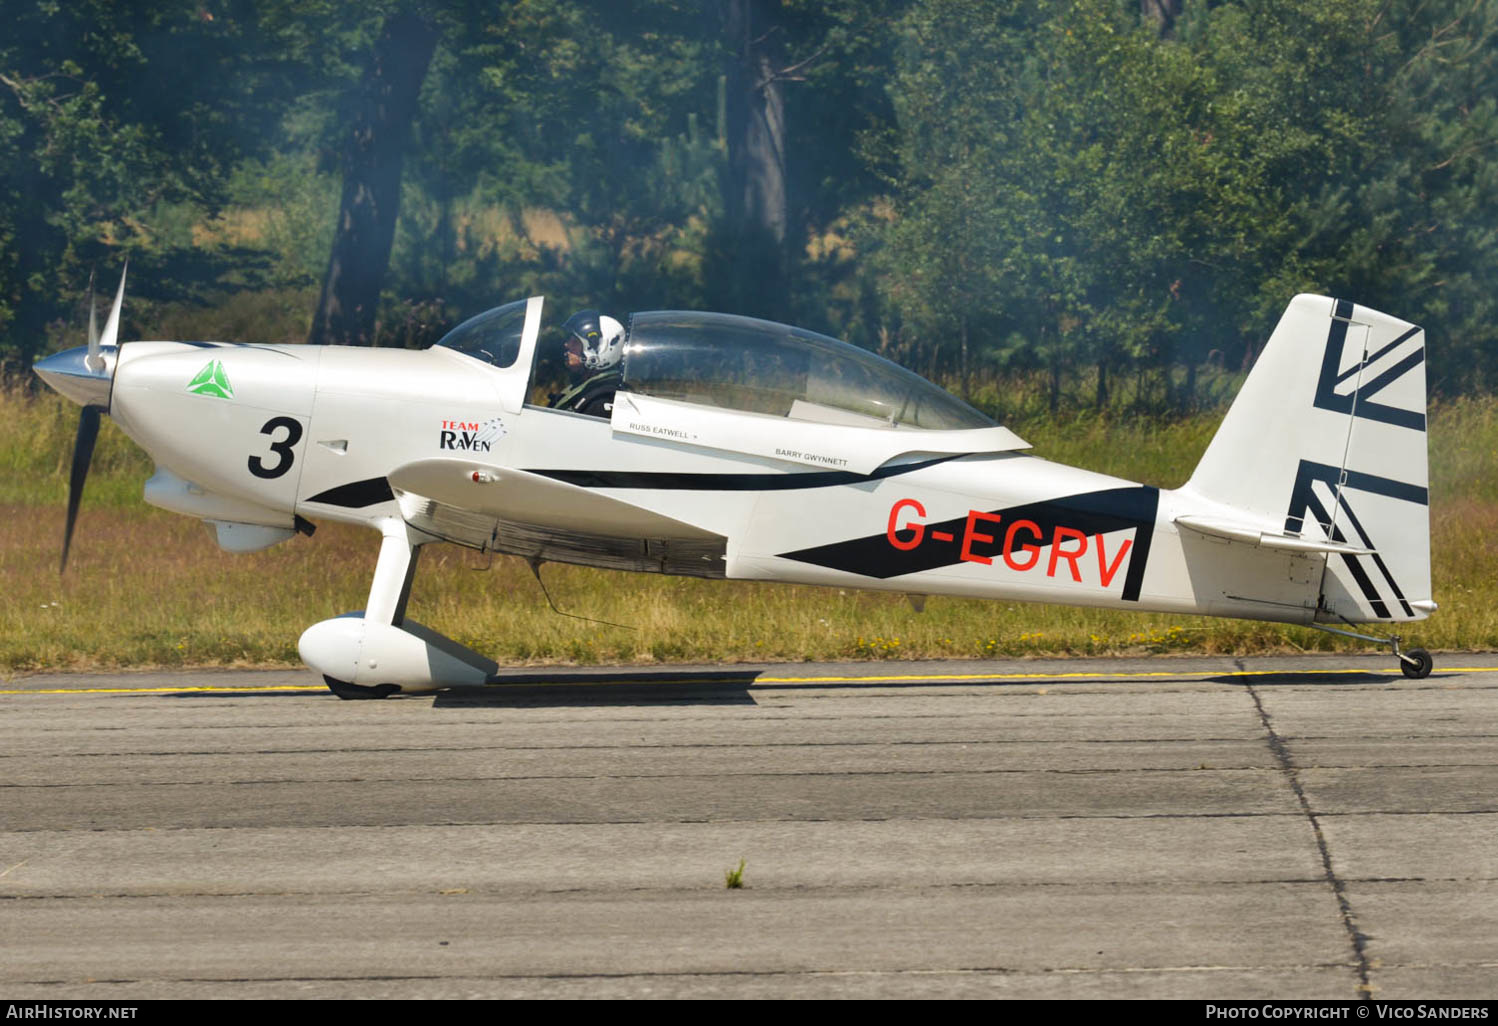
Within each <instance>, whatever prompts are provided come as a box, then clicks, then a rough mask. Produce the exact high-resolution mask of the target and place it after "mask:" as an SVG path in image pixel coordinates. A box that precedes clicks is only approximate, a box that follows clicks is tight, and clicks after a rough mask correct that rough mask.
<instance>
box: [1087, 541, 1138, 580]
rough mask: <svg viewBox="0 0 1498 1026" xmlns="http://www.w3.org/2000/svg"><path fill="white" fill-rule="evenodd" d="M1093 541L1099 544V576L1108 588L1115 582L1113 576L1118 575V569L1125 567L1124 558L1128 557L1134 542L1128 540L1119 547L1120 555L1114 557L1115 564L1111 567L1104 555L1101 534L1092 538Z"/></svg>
mask: <svg viewBox="0 0 1498 1026" xmlns="http://www.w3.org/2000/svg"><path fill="white" fill-rule="evenodd" d="M1092 540H1093V541H1094V542H1096V543H1097V570H1098V576H1099V577H1101V578H1102V580H1103V587H1105V588H1106V587H1108V585H1109V583H1110V582H1111V581H1112V580H1113V575H1114V574H1116V573H1118V568H1119V567H1120V566H1122V565H1123V558H1124V556H1126V555H1128V553H1129V546H1130V545H1133V544H1134V542H1133V541H1132V540H1127V541H1125V542H1124V543H1123V544H1122V545H1121V546H1119V549H1118V555H1116V556H1114V557H1113V562H1112V564H1111V565H1110V564H1109V563H1108V557H1107V556H1105V555H1104V554H1103V536H1102V535H1100V534H1095V535H1093V536H1092Z"/></svg>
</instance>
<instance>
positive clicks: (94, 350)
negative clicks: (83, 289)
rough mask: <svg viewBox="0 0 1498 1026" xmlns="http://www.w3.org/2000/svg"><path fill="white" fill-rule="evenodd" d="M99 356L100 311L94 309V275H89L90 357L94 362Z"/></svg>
mask: <svg viewBox="0 0 1498 1026" xmlns="http://www.w3.org/2000/svg"><path fill="white" fill-rule="evenodd" d="M98 354H99V311H98V310H96V309H95V308H94V273H93V272H92V271H90V272H89V274H88V355H89V359H90V360H92V359H93V358H94V357H95V356H97V355H98Z"/></svg>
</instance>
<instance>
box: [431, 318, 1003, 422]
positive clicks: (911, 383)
mask: <svg viewBox="0 0 1498 1026" xmlns="http://www.w3.org/2000/svg"><path fill="white" fill-rule="evenodd" d="M525 312H526V301H524V300H522V301H520V302H516V303H509V304H506V305H505V306H500V307H496V308H494V309H493V310H489V311H487V312H485V313H482V314H479V315H478V316H477V317H473V318H470V319H469V320H467V321H464V322H463V323H462V324H460V325H458V326H457V327H456V328H454V329H453V330H452V331H450V332H448V333H447V335H445V336H443V338H442V340H441V341H440V342H438V343H437V345H439V346H442V347H444V348H447V349H453V350H456V351H458V352H461V353H466V354H467V355H469V356H472V357H474V358H475V359H479V360H483V361H484V362H486V363H489V364H491V365H493V366H495V367H498V368H502V369H503V368H508V367H511V366H513V365H514V363H515V362H516V360H517V358H518V356H519V353H520V352H521V349H522V344H521V343H522V336H523V334H524V327H525ZM548 314H550V311H548ZM546 319H547V320H548V321H551V320H552V319H553V318H552V317H551V316H548V317H547V318H546ZM620 374H621V380H620V384H619V390H620V391H624V392H631V393H635V394H638V395H646V396H652V397H655V398H659V399H668V400H674V401H676V402H685V403H691V404H694V405H700V406H709V407H714V408H717V409H723V410H737V411H743V412H746V413H757V414H762V415H769V416H778V417H785V418H788V419H791V420H805V421H814V422H818V423H823V424H843V425H848V426H855V427H866V428H887V429H889V428H902V427H903V428H923V429H927V430H936V431H950V430H967V429H975V428H992V427H996V426H997V425H996V424H995V423H994V421H992V420H990V419H989V418H988V417H985V416H984V415H983V414H981V413H979V412H978V411H977V410H975V409H973V408H972V407H971V406H968V405H967V404H966V403H964V402H962V401H961V400H960V399H958V398H957V397H955V396H953V395H952V394H950V393H949V392H946V391H944V390H942V389H940V388H938V387H937V386H935V385H933V384H932V383H931V382H929V381H927V380H926V379H925V378H922V377H920V376H919V375H917V374H913V373H911V372H910V371H908V370H906V369H905V368H903V367H901V366H899V365H898V364H895V363H891V362H890V361H889V360H886V359H884V358H883V357H880V356H876V355H875V354H873V353H870V352H868V351H866V350H863V349H859V348H858V347H857V346H853V345H849V344H848V343H846V342H841V341H839V340H837V339H835V338H830V337H828V336H826V335H820V334H817V333H816V332H814V331H807V330H805V329H803V328H796V327H791V326H789V325H785V324H777V323H775V322H773V321H762V320H757V319H755V318H752V317H740V316H736V315H734V314H719V313H700V312H695V311H682V310H661V311H651V312H648V313H637V314H634V315H633V316H631V317H630V319H629V329H628V334H627V336H626V339H625V344H624V359H623V362H622V364H621V366H620Z"/></svg>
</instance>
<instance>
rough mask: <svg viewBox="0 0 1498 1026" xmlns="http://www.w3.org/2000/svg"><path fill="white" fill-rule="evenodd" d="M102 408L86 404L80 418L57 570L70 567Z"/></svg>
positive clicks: (61, 570) (60, 570) (69, 475)
mask: <svg viewBox="0 0 1498 1026" xmlns="http://www.w3.org/2000/svg"><path fill="white" fill-rule="evenodd" d="M101 412H102V411H100V409H99V408H98V407H97V406H85V407H84V408H83V414H82V416H80V417H79V418H78V441H77V442H75V443H74V445H73V469H72V472H71V473H69V474H68V520H67V526H66V527H65V528H64V529H63V534H62V562H61V563H59V564H58V567H57V572H58V573H62V572H63V571H64V570H66V569H67V568H68V549H69V547H70V546H71V545H72V544H73V526H74V525H75V524H76V523H77V522H78V503H79V501H80V500H81V499H82V498H83V481H84V479H85V478H87V477H88V465H89V462H90V461H92V460H93V458H94V441H95V439H97V438H98V437H99V417H100V415H101Z"/></svg>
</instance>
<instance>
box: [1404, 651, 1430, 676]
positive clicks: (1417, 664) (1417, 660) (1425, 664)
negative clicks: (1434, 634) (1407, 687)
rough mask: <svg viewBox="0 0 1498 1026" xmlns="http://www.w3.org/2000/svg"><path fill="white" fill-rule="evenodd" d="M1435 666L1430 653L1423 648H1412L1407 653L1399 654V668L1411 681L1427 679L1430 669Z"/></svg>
mask: <svg viewBox="0 0 1498 1026" xmlns="http://www.w3.org/2000/svg"><path fill="white" fill-rule="evenodd" d="M1435 664H1436V662H1435V660H1434V659H1432V658H1431V657H1430V653H1429V652H1427V651H1425V649H1423V648H1412V649H1410V650H1409V651H1407V652H1401V653H1399V668H1400V669H1401V670H1403V671H1404V675H1405V676H1406V677H1408V678H1410V679H1411V680H1424V679H1425V678H1426V677H1429V676H1430V671H1431V667H1433V666H1435Z"/></svg>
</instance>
